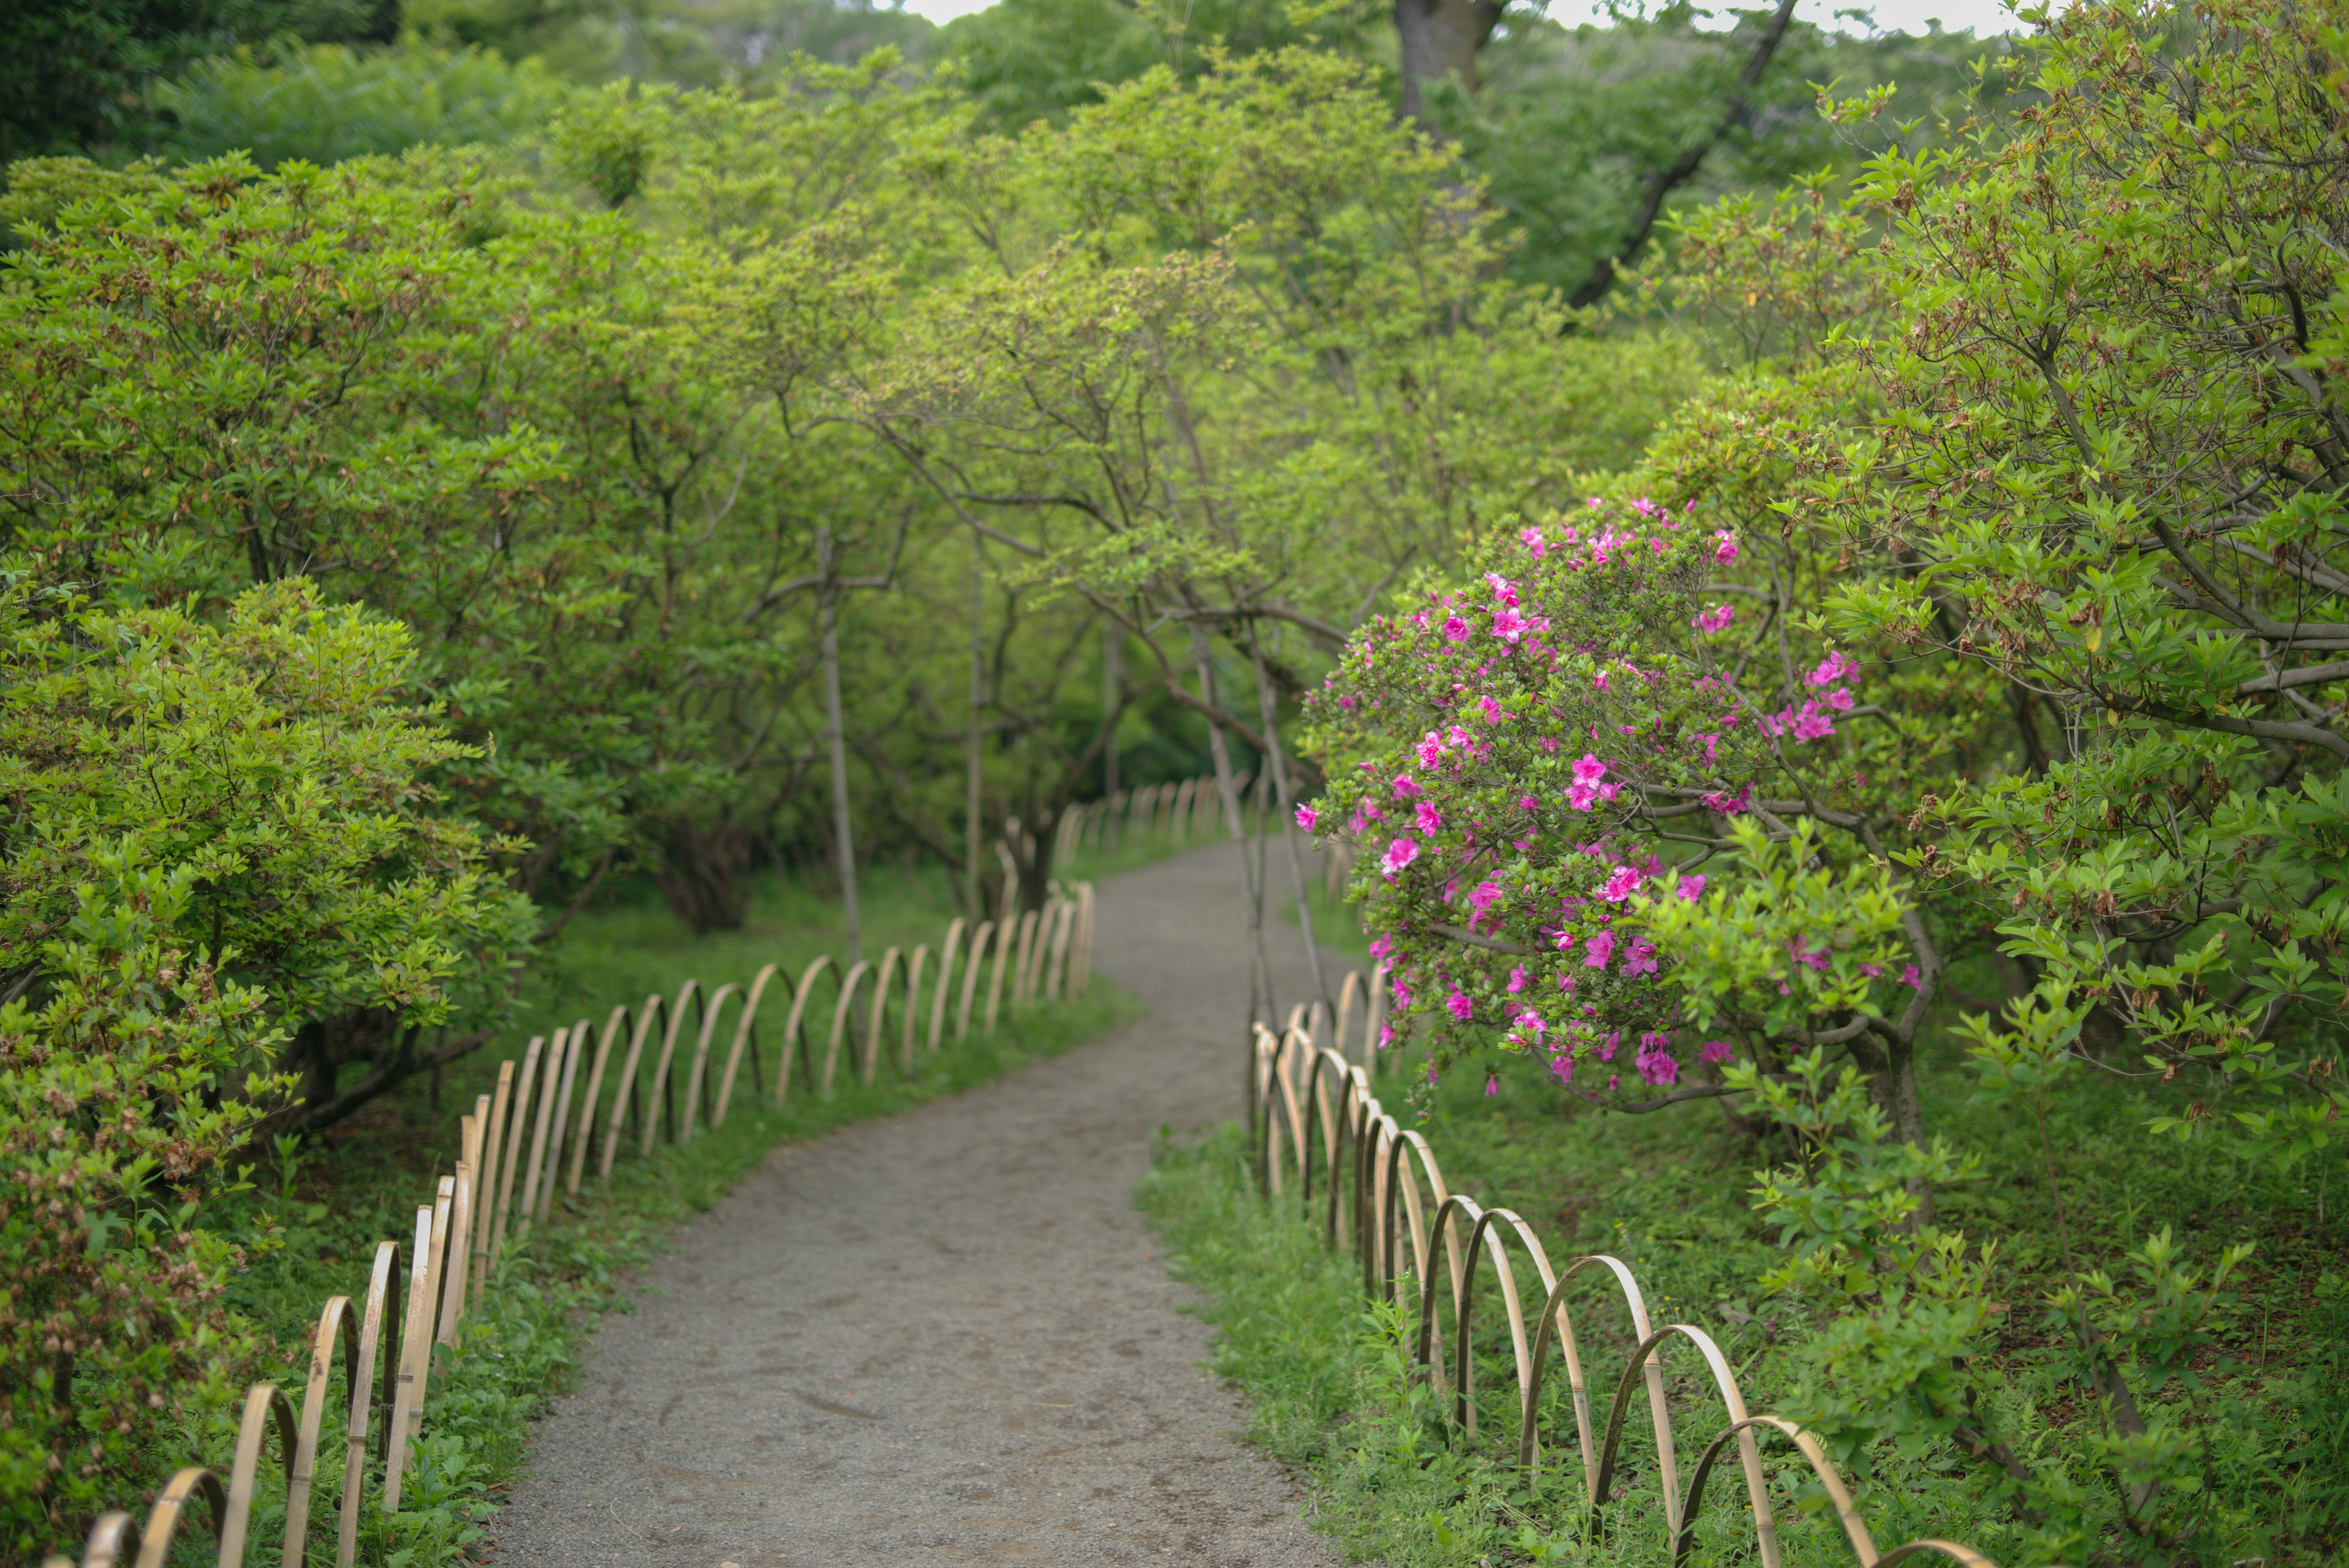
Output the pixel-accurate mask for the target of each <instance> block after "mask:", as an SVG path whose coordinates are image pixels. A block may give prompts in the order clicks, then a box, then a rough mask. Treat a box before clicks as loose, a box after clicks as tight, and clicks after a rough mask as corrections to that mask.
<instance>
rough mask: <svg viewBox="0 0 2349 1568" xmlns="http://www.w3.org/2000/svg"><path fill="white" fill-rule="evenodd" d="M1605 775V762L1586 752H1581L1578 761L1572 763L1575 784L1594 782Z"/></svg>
mask: <svg viewBox="0 0 2349 1568" xmlns="http://www.w3.org/2000/svg"><path fill="white" fill-rule="evenodd" d="M1606 776H1607V764H1606V763H1602V762H1600V761H1599V759H1598V758H1597V757H1594V756H1592V755H1591V754H1590V753H1588V752H1585V753H1583V754H1582V760H1581V761H1580V762H1578V763H1575V764H1574V782H1575V783H1577V784H1597V783H1598V782H1599V780H1600V779H1603V778H1605V777H1606Z"/></svg>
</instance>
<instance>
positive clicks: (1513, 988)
mask: <svg viewBox="0 0 2349 1568" xmlns="http://www.w3.org/2000/svg"><path fill="white" fill-rule="evenodd" d="M1525 988H1526V966H1525V965H1523V964H1519V965H1517V966H1516V968H1515V969H1513V970H1511V971H1509V994H1510V995H1511V996H1515V995H1516V993H1517V992H1521V991H1523V990H1525Z"/></svg>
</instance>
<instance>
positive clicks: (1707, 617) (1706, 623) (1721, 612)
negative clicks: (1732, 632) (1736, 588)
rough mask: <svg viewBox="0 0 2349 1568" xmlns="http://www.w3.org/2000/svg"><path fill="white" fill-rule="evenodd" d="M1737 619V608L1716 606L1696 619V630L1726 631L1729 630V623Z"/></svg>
mask: <svg viewBox="0 0 2349 1568" xmlns="http://www.w3.org/2000/svg"><path fill="white" fill-rule="evenodd" d="M1736 618H1737V609H1736V607H1734V606H1733V605H1715V606H1713V607H1712V608H1711V609H1709V610H1706V611H1705V612H1704V613H1703V614H1702V615H1700V616H1698V617H1697V618H1696V628H1697V629H1698V630H1699V631H1726V630H1728V629H1729V623H1730V622H1731V621H1733V620H1735V619H1736Z"/></svg>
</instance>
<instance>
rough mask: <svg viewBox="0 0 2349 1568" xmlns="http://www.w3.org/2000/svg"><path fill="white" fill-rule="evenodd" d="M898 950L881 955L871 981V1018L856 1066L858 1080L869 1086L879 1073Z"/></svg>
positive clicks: (866, 1026)
mask: <svg viewBox="0 0 2349 1568" xmlns="http://www.w3.org/2000/svg"><path fill="white" fill-rule="evenodd" d="M900 956H901V955H900V953H899V950H897V949H895V948H894V947H893V948H891V949H890V950H888V951H886V952H885V953H883V954H882V955H881V968H880V971H878V972H877V973H876V974H875V975H874V979H873V1002H872V1006H871V1009H870V1012H871V1018H870V1020H869V1022H867V1023H866V1024H865V1026H864V1051H863V1052H862V1053H861V1054H859V1056H858V1059H857V1064H856V1075H857V1077H858V1079H859V1080H860V1081H862V1082H864V1083H865V1084H867V1085H870V1084H871V1083H872V1082H873V1080H874V1077H875V1076H877V1075H879V1073H880V1071H881V1029H882V1025H883V1024H884V1023H886V1022H887V1019H888V1014H889V988H890V985H891V984H892V982H894V981H895V980H896V978H897V960H898V958H899V957H900Z"/></svg>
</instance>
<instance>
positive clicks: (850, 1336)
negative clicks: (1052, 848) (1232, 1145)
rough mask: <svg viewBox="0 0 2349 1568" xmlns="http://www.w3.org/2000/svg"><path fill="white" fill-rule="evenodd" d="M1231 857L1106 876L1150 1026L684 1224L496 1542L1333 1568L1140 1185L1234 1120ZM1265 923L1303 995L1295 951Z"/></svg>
mask: <svg viewBox="0 0 2349 1568" xmlns="http://www.w3.org/2000/svg"><path fill="white" fill-rule="evenodd" d="M1237 878H1238V867H1237V864H1236V863H1235V860H1234V856H1233V852H1232V851H1231V850H1230V849H1229V848H1228V847H1217V848H1213V849H1203V850H1195V851H1192V852H1190V853H1188V854H1185V855H1183V856H1179V857H1175V858H1174V859H1172V860H1167V861H1162V862H1160V863H1159V864H1157V865H1155V866H1152V867H1146V868H1144V869H1143V870H1140V871H1136V872H1131V873H1128V874H1127V875H1125V876H1123V877H1117V878H1115V879H1113V880H1111V881H1108V882H1104V883H1103V884H1102V886H1101V890H1100V892H1101V897H1100V904H1099V910H1098V915H1097V926H1098V929H1097V934H1096V938H1095V969H1096V970H1097V971H1098V972H1100V973H1102V974H1103V975H1105V976H1107V977H1108V978H1110V979H1112V980H1114V981H1116V982H1117V983H1118V984H1120V985H1122V986H1123V987H1124V988H1125V989H1126V990H1128V991H1130V992H1133V993H1134V994H1136V995H1138V996H1140V997H1141V998H1142V999H1143V1000H1144V1001H1145V1002H1148V1003H1149V1004H1150V1008H1151V1012H1150V1015H1149V1016H1148V1017H1147V1018H1145V1019H1144V1020H1143V1022H1141V1023H1137V1024H1135V1025H1134V1026H1133V1027H1132V1028H1130V1029H1127V1030H1125V1031H1123V1032H1122V1033H1118V1034H1116V1035H1114V1036H1112V1037H1111V1038H1110V1039H1107V1040H1104V1041H1102V1042H1101V1043H1099V1044H1094V1045H1090V1046H1087V1047H1085V1048H1084V1049H1082V1050H1081V1051H1077V1052H1074V1053H1071V1054H1069V1055H1067V1056H1064V1057H1061V1058H1060V1059H1059V1060H1057V1061H1054V1062H1050V1063H1046V1064H1040V1065H1039V1066H1036V1067H1032V1068H1030V1069H1029V1070H1028V1071H1026V1072H1024V1073H1021V1074H1019V1075H1015V1076H1012V1077H1009V1078H1006V1079H1002V1080H999V1081H997V1082H995V1083H993V1084H990V1085H986V1086H984V1087H981V1088H978V1089H976V1090H973V1091H972V1092H970V1093H968V1094H966V1095H962V1096H957V1097H955V1098H951V1099H947V1100H942V1101H938V1102H936V1103H934V1104H932V1105H929V1106H924V1107H923V1108H921V1109H919V1110H916V1111H914V1112H911V1113H909V1114H907V1115H905V1116H896V1117H893V1118H890V1119H886V1120H882V1121H875V1122H867V1123H864V1124H862V1125H859V1126H857V1127H849V1128H847V1129H845V1130H843V1131H841V1132H837V1133H834V1134H833V1135H832V1136H831V1137H826V1138H823V1139H822V1140H820V1141H818V1142H815V1143H811V1144H800V1145H790V1146H785V1147H781V1148H780V1149H778V1150H777V1151H776V1153H775V1155H774V1156H773V1157H772V1158H770V1159H769V1160H768V1162H767V1164H766V1166H765V1167H764V1168H762V1169H761V1170H760V1171H759V1172H758V1173H757V1174H755V1175H753V1176H751V1177H750V1178H749V1179H746V1180H744V1181H743V1182H742V1183H741V1185H740V1186H739V1187H738V1188H736V1189H735V1190H734V1191H733V1193H732V1194H731V1195H730V1196H729V1197H728V1198H727V1199H725V1200H724V1201H722V1202H721V1203H719V1204H718V1205H717V1206H716V1207H715V1208H714V1209H712V1210H710V1211H709V1213H708V1214H706V1215H704V1216H702V1217H701V1218H700V1219H699V1220H698V1221H696V1222H695V1223H694V1224H693V1225H692V1226H691V1227H690V1228H688V1230H687V1231H686V1232H685V1233H684V1235H683V1237H682V1238H681V1244H680V1246H679V1248H678V1251H676V1252H674V1253H671V1254H668V1255H667V1256H664V1257H662V1258H661V1259H660V1260H658V1262H656V1263H655V1264H654V1265H653V1267H652V1268H651V1269H650V1270H649V1271H648V1273H647V1279H646V1280H645V1282H644V1286H645V1289H644V1291H643V1293H642V1295H641V1306H640V1309H639V1310H638V1311H636V1312H635V1313H633V1314H626V1315H620V1314H615V1315H612V1316H608V1317H606V1318H605V1320H604V1322H603V1323H602V1324H601V1325H600V1326H599V1327H598V1329H597V1331H596V1333H595V1338H594V1341H593V1344H592V1348H591V1353H590V1355H589V1358H588V1362H587V1367H586V1371H585V1376H583V1377H582V1379H581V1386H580V1388H579V1391H578V1392H577V1393H576V1394H575V1395H574V1396H571V1397H566V1398H564V1399H561V1400H559V1401H557V1402H556V1404H555V1406H554V1410H553V1411H552V1412H551V1413H550V1414H549V1415H548V1416H547V1417H546V1419H545V1420H544V1421H543V1422H542V1423H541V1424H540V1425H539V1427H538V1428H537V1430H536V1432H535V1433H534V1434H533V1438H532V1442H531V1457H530V1461H529V1463H528V1465H527V1466H526V1468H525V1469H524V1472H523V1475H522V1477H521V1478H520V1479H519V1480H518V1482H517V1485H516V1487H515V1490H514V1495H513V1498H512V1502H511V1504H510V1505H509V1506H508V1507H507V1508H506V1509H505V1510H504V1511H502V1512H501V1513H500V1514H499V1516H498V1520H497V1526H496V1528H497V1533H498V1536H499V1545H500V1548H501V1550H502V1554H503V1560H504V1561H505V1562H506V1563H510V1564H512V1565H514V1568H601V1565H605V1564H610V1565H613V1568H624V1565H625V1568H638V1565H642V1564H655V1565H667V1564H678V1565H686V1564H692V1565H696V1568H720V1565H721V1564H735V1565H738V1568H784V1565H786V1564H788V1565H790V1568H826V1565H831V1564H848V1563H854V1564H866V1563H871V1564H889V1565H892V1568H900V1565H904V1568H912V1565H917V1564H926V1563H971V1562H985V1563H1009V1564H1029V1563H1036V1564H1046V1563H1088V1564H1090V1563H1161V1562H1171V1563H1185V1564H1191V1563H1197V1564H1214V1565H1216V1568H1227V1565H1228V1568H1238V1565H1241V1564H1248V1565H1260V1568H1272V1565H1276V1564H1278V1565H1282V1568H1287V1565H1291V1564H1298V1565H1301V1564H1315V1565H1320V1564H1330V1563H1335V1562H1336V1558H1335V1556H1334V1555H1333V1554H1332V1553H1331V1552H1330V1550H1329V1548H1328V1547H1327V1546H1326V1545H1325V1544H1324V1543H1323V1542H1322V1541H1321V1540H1320V1539H1319V1537H1317V1536H1315V1535H1314V1534H1313V1533H1312V1532H1310V1531H1309V1529H1308V1528H1307V1527H1306V1526H1305V1524H1304V1523H1303V1521H1301V1520H1300V1519H1299V1515H1298V1510H1297V1506H1296V1503H1295V1501H1294V1499H1293V1496H1292V1494H1291V1492H1290V1490H1289V1489H1288V1486H1287V1484H1286V1483H1285V1481H1284V1480H1283V1479H1282V1477H1281V1476H1280V1474H1279V1473H1278V1471H1277V1470H1275V1469H1273V1468H1272V1467H1271V1466H1270V1465H1269V1464H1268V1463H1267V1462H1266V1461H1265V1460H1263V1459H1260V1458H1258V1457H1257V1456H1256V1455H1254V1454H1252V1453H1250V1452H1249V1451H1248V1450H1247V1449H1245V1448H1243V1447H1242V1446H1241V1445H1240V1444H1239V1442H1238V1441H1237V1438H1236V1436H1235V1431H1236V1428H1237V1427H1238V1426H1239V1424H1240V1422H1241V1419H1242V1413H1241V1411H1240V1409H1239V1408H1238V1404H1237V1399H1236V1397H1234V1396H1233V1395H1231V1394H1230V1393H1228V1392H1226V1390H1225V1389H1223V1388H1221V1387H1220V1386H1217V1385H1216V1382H1215V1380H1214V1379H1213V1378H1212V1376H1209V1375H1208V1374H1207V1373H1206V1371H1204V1370H1203V1369H1202V1368H1201V1366H1200V1362H1201V1360H1202V1359H1203V1358H1204V1356H1205V1355H1206V1348H1207V1331H1206V1328H1205V1327H1204V1326H1202V1325H1201V1324H1199V1323H1198V1322H1197V1321H1196V1320H1195V1319H1194V1318H1191V1317H1188V1316H1185V1315H1181V1314H1178V1313H1177V1312H1176V1311H1175V1307H1176V1305H1177V1304H1178V1303H1180V1302H1182V1301H1183V1300H1184V1299H1185V1295H1186V1293H1185V1290H1184V1288H1183V1287H1181V1286H1179V1285H1177V1284H1175V1283H1174V1282H1172V1281H1170V1280H1169V1279H1168V1278H1167V1276H1166V1272H1165V1269H1164V1264H1163V1263H1162V1262H1160V1261H1159V1259H1158V1258H1157V1257H1156V1256H1155V1247H1154V1241H1153V1240H1152V1238H1151V1236H1150V1235H1149V1233H1148V1232H1147V1231H1144V1230H1143V1226H1142V1223H1141V1221H1140V1220H1139V1219H1138V1218H1137V1217H1136V1216H1135V1214H1134V1212H1133V1207H1132V1204H1131V1202H1130V1200H1129V1196H1128V1195H1129V1193H1130V1192H1131V1190H1132V1189H1133V1184H1134V1182H1135V1181H1136V1180H1137V1179H1140V1177H1141V1176H1142V1174H1143V1170H1144V1169H1145V1168H1146V1167H1147V1165H1148V1162H1149V1153H1150V1140H1151V1135H1152V1133H1153V1131H1154V1129H1155V1128H1156V1127H1159V1126H1160V1125H1161V1124H1169V1125H1172V1126H1173V1127H1176V1128H1178V1129H1188V1128H1192V1127H1200V1126H1204V1125H1206V1124H1208V1123H1211V1122H1214V1121H1217V1120H1222V1119H1227V1118H1230V1117H1233V1116H1237V1115H1239V1114H1240V1112H1241V1107H1242V1099H1241V1096H1242V1095H1243V1093H1244V1084H1245V1079H1244V1078H1243V1076H1242V1066H1241V1062H1242V1057H1241V1047H1240V1044H1239V1038H1238V1030H1239V1028H1240V1026H1241V1022H1242V1019H1243V1017H1244V1016H1245V1013H1246V1011H1247V952H1246V948H1245V945H1244V943H1245V938H1244V937H1243V935H1242V934H1241V925H1240V920H1239V918H1238V916H1239V912H1238V905H1239V899H1238V898H1237ZM1271 937H1272V943H1271V945H1272V946H1273V947H1274V948H1275V954H1274V957H1275V960H1276V962H1277V963H1278V962H1282V961H1286V963H1287V964H1288V971H1286V972H1283V973H1281V974H1279V976H1278V981H1279V984H1278V995H1279V996H1280V997H1282V998H1283V1000H1284V1004H1285V1003H1286V1002H1290V1001H1295V1000H1298V999H1300V998H1302V997H1303V996H1304V994H1305V985H1304V981H1303V978H1302V971H1303V968H1304V954H1303V951H1302V950H1301V948H1300V946H1299V943H1298V941H1297V940H1296V935H1295V928H1294V927H1293V926H1291V925H1289V924H1288V922H1285V921H1284V922H1280V923H1279V924H1278V926H1277V927H1276V929H1274V930H1273V931H1272V933H1271ZM1333 978H1334V971H1333Z"/></svg>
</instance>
